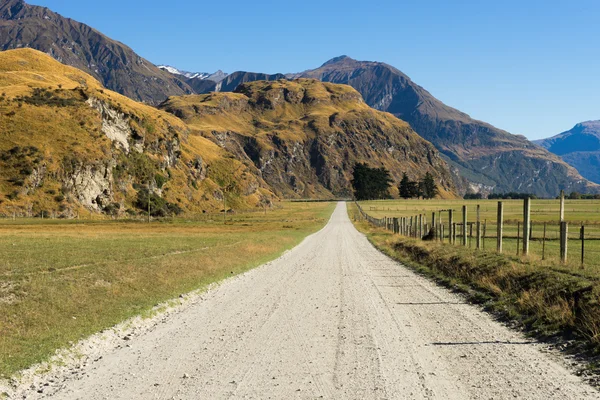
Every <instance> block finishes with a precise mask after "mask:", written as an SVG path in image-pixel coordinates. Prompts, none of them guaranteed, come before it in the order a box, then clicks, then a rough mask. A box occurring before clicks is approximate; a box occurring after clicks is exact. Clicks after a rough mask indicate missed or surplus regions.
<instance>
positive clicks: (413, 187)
mask: <svg viewBox="0 0 600 400" xmlns="http://www.w3.org/2000/svg"><path fill="white" fill-rule="evenodd" d="M398 191H399V192H400V197H402V198H403V199H414V198H415V197H420V196H421V191H420V190H419V183H418V182H415V181H411V180H410V179H408V176H407V175H406V173H403V174H402V180H401V181H400V185H399V186H398Z"/></svg>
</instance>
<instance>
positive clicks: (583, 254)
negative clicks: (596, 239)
mask: <svg viewBox="0 0 600 400" xmlns="http://www.w3.org/2000/svg"><path fill="white" fill-rule="evenodd" d="M584 265H585V226H584V225H581V268H583V267H584Z"/></svg>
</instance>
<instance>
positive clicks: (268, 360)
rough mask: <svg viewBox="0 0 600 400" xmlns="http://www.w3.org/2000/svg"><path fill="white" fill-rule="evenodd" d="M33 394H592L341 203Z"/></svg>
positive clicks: (552, 359)
mask: <svg viewBox="0 0 600 400" xmlns="http://www.w3.org/2000/svg"><path fill="white" fill-rule="evenodd" d="M43 392H44V393H42V394H39V393H35V392H34V393H32V394H31V395H32V397H28V398H36V397H46V396H48V397H50V398H54V399H104V398H110V399H132V398H140V399H142V398H144V399H150V398H157V399H204V398H207V399H225V398H244V399H267V398H274V399H292V398H298V399H315V398H329V399H513V398H520V399H588V398H589V399H592V398H594V399H595V398H600V396H599V393H598V392H597V391H596V390H595V389H593V388H592V387H590V386H588V385H587V384H585V383H584V382H583V381H582V380H580V379H579V378H577V377H575V376H574V375H572V374H571V373H570V372H569V371H568V370H567V369H566V368H565V367H564V366H563V365H562V363H561V362H560V361H559V360H558V359H557V358H556V356H555V355H553V354H552V353H544V352H543V347H542V346H541V345H539V344H537V343H535V342H532V341H531V340H528V339H525V338H524V337H523V336H522V335H520V334H518V333H515V332H513V331H511V330H509V329H508V328H506V327H504V326H503V325H501V324H500V323H497V322H495V321H493V320H492V319H491V317H490V316H489V315H487V314H485V313H483V312H481V311H480V310H479V309H478V308H476V307H474V306H472V305H469V304H465V301H464V300H463V299H462V298H461V297H460V296H458V295H455V294H452V293H450V292H449V291H447V290H445V289H442V288H440V287H438V286H436V285H435V284H434V283H432V282H430V281H428V280H427V279H425V278H423V277H420V276H418V275H416V274H415V273H413V272H411V271H410V270H408V269H407V268H405V267H403V266H402V265H400V264H399V263H397V262H395V261H393V260H391V259H390V258H388V257H386V256H385V255H383V254H382V253H380V252H379V251H377V250H376V249H375V248H374V247H373V246H372V245H371V244H370V243H369V242H368V240H367V239H366V237H365V236H364V235H362V234H361V233H359V232H358V231H357V230H356V229H355V228H354V226H353V225H352V223H351V222H350V220H349V218H348V215H347V213H346V206H345V204H343V203H340V204H339V205H338V206H337V208H336V210H335V212H334V214H333V216H332V218H331V220H330V222H329V223H328V225H327V226H326V227H325V228H324V229H322V230H321V231H319V232H318V233H316V234H314V235H312V236H310V237H308V238H307V239H306V240H304V241H303V242H302V244H300V245H299V246H298V247H296V248H295V249H293V250H292V251H290V252H288V253H286V254H285V255H283V256H282V257H281V258H279V259H278V260H276V261H274V262H271V263H269V264H266V265H264V266H262V267H260V268H258V269H255V270H252V271H250V272H248V273H246V274H244V275H242V276H240V277H239V278H234V279H230V280H228V281H226V282H225V283H223V284H222V285H221V286H219V287H218V288H216V289H215V290H213V291H211V292H209V293H208V294H207V295H206V296H205V298H204V299H203V300H202V301H199V302H197V303H196V304H194V305H192V306H190V307H189V308H188V309H186V310H185V311H183V312H181V313H178V314H175V315H173V316H171V317H169V318H168V319H167V320H166V321H165V323H163V324H159V325H156V327H155V328H153V329H152V330H151V331H149V332H147V333H145V334H143V335H140V336H139V337H134V338H132V339H131V340H129V341H127V346H123V347H121V348H119V349H116V350H113V351H110V352H108V354H105V355H104V356H103V357H102V358H99V359H98V360H97V361H95V362H92V363H91V364H89V365H88V366H85V367H83V368H81V369H77V370H76V371H73V373H71V374H69V376H65V377H62V378H60V379H58V380H56V381H55V382H53V383H51V384H50V385H49V386H48V387H45V388H44V390H43Z"/></svg>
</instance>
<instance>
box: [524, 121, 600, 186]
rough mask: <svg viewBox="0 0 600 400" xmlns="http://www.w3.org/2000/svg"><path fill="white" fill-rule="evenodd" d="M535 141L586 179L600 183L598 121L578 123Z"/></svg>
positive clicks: (599, 122)
mask: <svg viewBox="0 0 600 400" xmlns="http://www.w3.org/2000/svg"><path fill="white" fill-rule="evenodd" d="M535 143H537V144H539V145H540V146H542V147H544V148H546V149H547V150H548V151H550V152H552V153H554V154H556V155H558V156H560V157H561V158H562V159H563V160H565V161H566V162H567V163H569V164H570V165H572V166H574V167H575V168H577V170H578V171H579V172H580V173H581V175H583V177H585V178H586V179H589V180H590V181H592V182H595V183H600V121H587V122H582V123H579V124H577V125H575V126H574V127H573V129H571V130H568V131H566V132H563V133H560V134H558V135H556V136H553V137H551V138H548V139H542V140H537V141H536V142H535Z"/></svg>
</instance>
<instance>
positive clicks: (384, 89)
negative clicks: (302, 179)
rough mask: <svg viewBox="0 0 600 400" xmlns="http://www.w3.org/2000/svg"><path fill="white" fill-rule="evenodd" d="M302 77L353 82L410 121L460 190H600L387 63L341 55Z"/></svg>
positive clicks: (377, 104)
mask: <svg viewBox="0 0 600 400" xmlns="http://www.w3.org/2000/svg"><path fill="white" fill-rule="evenodd" d="M298 76H302V77H306V78H315V79H319V80H322V81H324V82H333V83H340V84H345V85H350V86H352V87H353V88H355V89H356V90H358V91H359V92H360V93H361V94H362V96H363V97H364V99H365V101H366V102H367V104H369V105H370V106H371V107H374V108H376V109H378V110H382V111H387V112H389V113H392V114H394V115H395V116H397V117H398V118H401V119H402V120H404V121H406V122H408V123H409V124H410V125H411V127H412V128H413V129H414V130H415V131H416V132H417V133H418V134H419V135H421V136H422V137H423V138H425V139H426V140H428V141H430V142H431V143H433V144H434V145H435V146H436V148H437V149H438V150H439V151H440V152H441V153H442V154H443V155H444V156H445V158H446V160H447V161H448V162H449V163H450V164H451V166H453V167H455V168H456V171H457V172H458V173H459V174H460V176H461V177H462V178H466V180H467V182H466V184H465V185H461V186H462V187H461V188H460V190H461V192H466V191H475V192H483V193H487V192H490V191H495V192H508V191H516V192H528V193H534V194H536V195H538V196H542V197H551V196H556V195H558V193H559V192H560V190H561V189H564V190H566V191H568V192H570V191H580V192H599V191H600V186H598V185H596V184H593V183H591V182H589V181H587V180H586V179H584V178H583V177H582V176H581V175H580V174H579V173H578V172H577V171H576V170H575V169H574V168H572V167H571V166H570V165H567V164H566V163H565V162H564V161H563V160H561V159H560V158H559V157H557V156H556V155H554V154H552V153H550V152H548V151H546V150H545V149H543V148H541V147H539V146H537V145H535V144H533V143H532V142H530V141H528V140H527V139H526V138H525V137H523V136H518V135H511V134H510V133H508V132H506V131H503V130H501V129H498V128H496V127H494V126H492V125H490V124H487V123H485V122H481V121H477V120H474V119H472V118H471V117H469V116H468V115H467V114H465V113H463V112H461V111H459V110H456V109H454V108H452V107H449V106H447V105H446V104H444V103H442V102H441V101H439V100H438V99H436V98H435V97H433V96H432V95H431V94H430V93H429V92H428V91H427V90H425V89H423V88H422V87H421V86H419V85H417V84H416V83H414V82H413V81H412V80H411V79H410V78H409V77H408V76H406V75H405V74H403V73H402V72H401V71H399V70H398V69H396V68H394V67H392V66H390V65H388V64H385V63H381V62H370V61H357V60H353V59H352V58H349V57H346V56H342V57H337V58H334V59H332V60H330V61H328V62H326V63H325V64H323V65H322V66H321V67H319V68H317V69H314V70H311V71H306V72H304V73H301V74H298ZM459 182H460V181H459Z"/></svg>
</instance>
